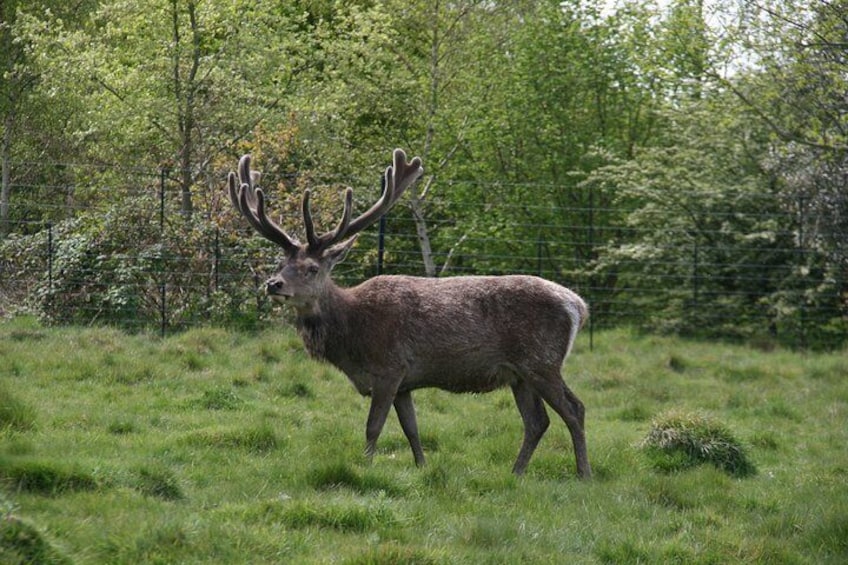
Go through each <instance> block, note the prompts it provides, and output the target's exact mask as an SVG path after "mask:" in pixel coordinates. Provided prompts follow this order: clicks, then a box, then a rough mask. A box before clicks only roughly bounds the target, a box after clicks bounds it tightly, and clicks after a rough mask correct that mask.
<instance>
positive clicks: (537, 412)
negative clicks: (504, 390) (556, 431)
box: [512, 381, 551, 475]
mask: <svg viewBox="0 0 848 565" xmlns="http://www.w3.org/2000/svg"><path fill="white" fill-rule="evenodd" d="M512 395H513V396H514V397H515V404H516V406H518V412H519V413H520V414H521V420H522V421H523V422H524V441H523V442H522V444H521V450H520V451H519V452H518V457H517V458H516V460H515V465H513V466H512V472H513V473H515V474H516V475H522V474H524V470H525V469H526V468H527V464H528V463H529V462H530V458H531V457H532V456H533V452H534V451H535V450H536V446H537V445H539V440H541V439H542V436H543V435H545V431H547V429H548V426H549V425H550V423H551V420H550V418H548V413H547V411H546V410H545V405H544V403H543V402H542V398H541V397H540V396H539V395H538V394H536V392H534V391H533V389H532V388H530V386H529V385H528V384H527V383H525V382H524V381H518V382H517V383H515V384H513V385H512Z"/></svg>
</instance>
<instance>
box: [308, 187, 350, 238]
mask: <svg viewBox="0 0 848 565" xmlns="http://www.w3.org/2000/svg"><path fill="white" fill-rule="evenodd" d="M311 195H312V192H311V191H310V190H309V189H306V190H305V191H303V205H302V208H303V225H304V227H305V228H306V241H307V242H308V243H309V249H310V250H313V251H320V250H322V249H324V248H326V247H328V246H330V245H332V244H333V243H336V242H337V241H339V240H340V239H342V238H343V237H344V236H345V234H346V233H347V231H348V226H349V225H350V215H351V211H352V210H353V189H352V188H347V189H346V190H345V192H344V210H343V211H342V217H341V220H339V223H338V225H337V226H336V228H335V229H334V230H333V231H329V232H327V233H325V234H322V235H320V236H317V235H315V225H314V223H313V221H312V211H311V209H310V207H309V199H310V196H311Z"/></svg>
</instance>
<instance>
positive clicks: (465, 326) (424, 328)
mask: <svg viewBox="0 0 848 565" xmlns="http://www.w3.org/2000/svg"><path fill="white" fill-rule="evenodd" d="M423 172H424V169H423V168H422V166H421V160H420V159H419V158H417V157H416V158H414V159H412V160H411V161H407V157H406V154H405V153H404V152H403V151H402V150H400V149H396V150H395V151H394V155H393V164H392V165H391V166H389V167H388V168H387V169H386V171H385V174H384V177H383V187H382V194H381V196H380V198H379V199H378V200H377V202H376V203H375V204H374V205H373V206H371V208H369V209H368V210H367V211H366V212H364V213H363V214H362V215H360V216H358V217H356V218H354V219H351V210H352V207H353V191H352V189H350V188H348V189H347V190H346V192H345V194H344V210H343V212H342V218H341V220H340V221H339V223H338V225H337V226H336V227H335V229H333V230H332V231H329V232H327V233H324V234H320V235H319V234H316V232H315V227H314V225H313V220H312V214H311V212H310V206H309V198H310V191H309V190H306V191H305V192H304V194H303V202H302V211H303V224H304V227H305V231H306V243H300V242H299V241H298V240H297V239H296V238H294V237H292V236H291V235H289V234H288V233H286V232H285V231H284V230H283V229H282V228H281V227H280V226H279V225H277V224H276V223H275V222H274V221H273V220H272V219H271V218H269V217H268V214H267V212H266V210H265V197H264V194H263V192H262V189H260V188H258V187H257V186H255V182H256V181H257V179H258V176H259V175H258V173H256V172H253V171H251V170H250V156H249V155H245V156H244V157H242V158H241V160H240V161H239V167H238V177H236V174H235V173H232V172H231V173H230V175H229V179H228V180H229V194H230V199H231V200H232V203H233V205H234V206H235V208H236V209H237V210H238V211H239V212H240V213H241V214H242V215H243V216H244V217H245V218H246V219H247V221H248V222H249V223H250V224H251V225H252V226H253V227H254V228H255V229H256V231H257V232H259V233H260V234H261V235H262V236H263V237H265V238H267V239H269V240H270V241H272V242H274V243H276V244H278V245H279V246H280V247H282V248H283V251H284V252H285V257H284V258H283V260H282V262H281V263H280V266H279V269H278V270H277V272H276V273H275V274H274V275H273V276H272V277H271V278H270V279H268V281H267V283H266V292H267V293H268V295H269V296H270V297H272V298H273V299H274V300H277V301H281V302H285V303H287V304H290V305H291V306H293V308H294V310H295V313H296V325H297V329H298V332H299V333H300V335H301V337H302V338H303V342H304V344H305V346H306V349H307V350H308V351H309V353H310V355H312V356H313V357H315V358H317V359H321V360H325V361H329V362H330V363H332V364H333V365H335V366H336V367H338V368H339V369H340V370H341V371H342V372H344V373H345V374H346V375H347V376H348V378H349V379H350V380H351V382H352V383H353V385H354V386H355V387H356V390H357V391H359V393H360V394H362V395H364V396H370V397H371V408H370V410H369V413H368V422H367V425H366V428H365V438H366V448H365V453H366V455H367V457H368V459H369V460H371V459H372V458H373V456H374V454H375V452H376V446H377V438H378V437H379V435H380V432H381V431H382V429H383V425H384V424H385V422H386V418H387V416H388V414H389V411H390V409H391V407H392V406H394V408H395V411H396V412H397V416H398V419H399V420H400V425H401V428H402V429H403V432H404V434H406V437H407V439H408V440H409V445H410V447H411V448H412V454H413V456H414V458H415V463H416V464H417V465H423V464H424V451H423V450H422V448H421V441H420V439H419V436H418V424H417V422H416V418H415V407H414V405H413V403H412V391H414V390H416V389H419V388H424V387H437V388H440V389H444V390H448V391H451V392H488V391H491V390H494V389H496V388H500V387H504V386H509V387H511V388H512V393H513V395H514V397H515V402H516V404H517V405H518V411H519V412H520V414H521V418H522V420H523V422H524V441H523V443H522V445H521V449H520V451H519V453H518V458H517V459H516V461H515V465H514V466H513V472H514V473H516V474H518V475H520V474H522V473H523V472H524V470H525V468H526V467H527V463H528V462H529V461H530V457H531V456H532V455H533V451H534V450H535V449H536V445H537V444H538V443H539V440H540V439H541V438H542V435H543V434H544V433H545V431H546V430H547V428H548V425H549V424H550V420H549V419H548V415H547V412H546V410H545V405H544V403H547V404H548V405H550V406H551V407H552V408H553V409H554V411H555V412H556V413H557V414H559V416H560V417H561V418H562V419H563V420H564V421H565V424H566V425H567V426H568V430H569V432H570V433H571V439H572V442H573V444H574V454H575V456H576V459H577V474H578V475H579V476H580V477H584V478H588V477H590V476H591V472H592V471H591V467H590V466H589V459H588V456H587V453H586V438H585V435H584V431H583V421H584V412H585V411H584V408H583V403H582V402H580V400H579V399H578V398H577V397H576V396H575V395H574V393H572V392H571V390H569V388H568V387H567V386H566V385H565V382H563V379H562V375H561V368H562V363H563V361H564V360H565V358H566V356H567V355H568V354H569V352H570V351H571V347H572V345H573V344H574V339H575V337H576V335H577V331H578V330H579V329H580V327H581V326H582V325H583V323H584V322H585V320H586V318H587V316H588V310H587V307H586V304H585V303H584V302H583V300H582V299H581V298H580V297H579V296H578V295H577V294H575V293H574V292H572V291H571V290H569V289H567V288H564V287H562V286H559V285H557V284H554V283H552V282H550V281H547V280H544V279H541V278H538V277H533V276H521V275H513V276H499V277H489V276H464V277H449V278H421V277H411V276H385V275H381V276H376V277H374V278H371V279H369V280H367V281H365V282H363V283H362V284H360V285H358V286H355V287H353V288H341V287H339V286H337V285H336V284H335V283H334V282H333V281H332V280H331V278H330V272H331V271H332V269H333V267H334V266H335V265H336V264H337V263H338V262H339V261H341V260H342V259H344V257H345V255H346V254H347V252H348V251H349V250H350V248H351V247H352V246H353V243H354V241H355V240H356V234H357V233H359V232H361V231H362V230H363V229H365V228H366V227H368V226H370V225H371V224H373V223H374V222H376V221H377V220H378V219H379V218H380V217H381V216H382V215H383V214H385V213H386V212H388V210H389V209H390V208H391V207H392V206H393V205H394V204H395V203H396V202H397V201H398V199H399V198H400V196H401V195H402V194H403V192H404V190H406V189H407V188H408V187H409V186H410V185H412V184H413V183H414V182H415V181H416V180H417V179H418V178H419V177H420V176H421V175H422V174H423Z"/></svg>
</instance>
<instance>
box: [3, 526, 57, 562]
mask: <svg viewBox="0 0 848 565" xmlns="http://www.w3.org/2000/svg"><path fill="white" fill-rule="evenodd" d="M0 563H55V564H57V565H59V564H61V565H64V564H66V563H67V564H70V563H71V560H70V559H68V558H67V557H65V556H64V555H62V554H61V553H59V551H57V550H56V548H55V547H53V545H52V544H51V543H50V542H49V541H48V540H47V539H45V537H44V536H43V535H42V534H41V532H40V531H39V530H38V528H36V527H35V526H33V525H32V524H30V523H29V522H27V521H26V520H23V519H21V518H18V517H17V516H15V515H14V514H7V515H0Z"/></svg>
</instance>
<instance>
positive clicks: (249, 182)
mask: <svg viewBox="0 0 848 565" xmlns="http://www.w3.org/2000/svg"><path fill="white" fill-rule="evenodd" d="M258 179H259V173H258V172H256V171H251V170H250V155H244V156H243V157H242V158H241V159H239V166H238V181H236V174H235V173H233V172H230V174H229V176H228V179H227V180H228V181H229V187H230V191H229V192H230V201H231V202H232V203H233V206H235V209H236V210H238V211H239V212H241V215H242V216H244V217H245V218H246V219H247V221H248V222H249V223H250V225H251V226H253V229H255V230H256V231H257V232H259V234H260V235H262V236H263V237H264V238H266V239H268V240H270V241H272V242H274V243H276V244H277V245H279V246H281V247H282V248H283V249H285V250H286V252H287V253H289V252H294V251H295V250H297V249H298V247H300V243H299V242H298V241H297V239H295V238H293V237H291V236H290V235H289V234H287V233H286V232H285V231H284V230H283V228H281V227H280V226H278V225H277V224H276V223H275V222H274V220H272V219H271V218H269V217H268V214H267V213H266V212H265V193H263V192H262V189H261V188H259V187H258V186H256V184H255V182H256V181H257V180H258Z"/></svg>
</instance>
